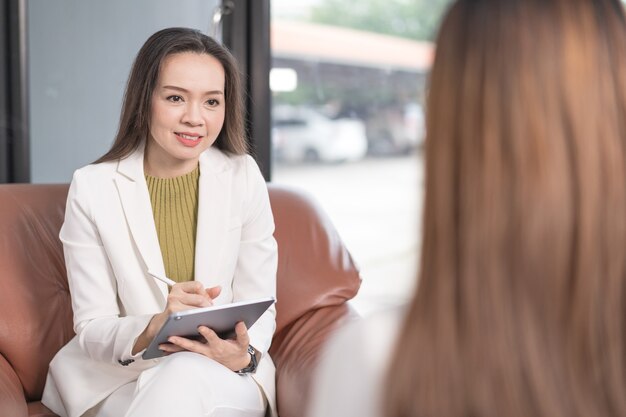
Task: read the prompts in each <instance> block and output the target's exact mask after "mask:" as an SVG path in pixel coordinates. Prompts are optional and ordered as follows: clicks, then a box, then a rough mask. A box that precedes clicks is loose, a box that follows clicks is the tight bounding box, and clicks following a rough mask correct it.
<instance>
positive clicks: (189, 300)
mask: <svg viewBox="0 0 626 417" xmlns="http://www.w3.org/2000/svg"><path fill="white" fill-rule="evenodd" d="M177 301H178V302H179V303H180V304H183V305H186V306H191V307H209V306H212V305H213V302H212V301H211V299H210V298H209V297H207V296H206V295H205V294H203V295H199V294H189V293H185V294H182V295H180V296H179V297H177Z"/></svg>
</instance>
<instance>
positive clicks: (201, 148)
mask: <svg viewBox="0 0 626 417" xmlns="http://www.w3.org/2000/svg"><path fill="white" fill-rule="evenodd" d="M241 94H242V92H241V86H240V80H239V73H238V69H237V66H236V63H235V61H234V58H233V57H232V55H231V54H230V53H229V52H228V51H227V50H226V49H225V48H224V47H222V46H221V45H219V44H218V43H217V42H215V41H214V40H213V39H211V38H209V37H208V36H206V35H204V34H202V33H200V32H199V31H196V30H192V29H185V28H169V29H164V30H161V31H159V32H157V33H155V34H154V35H152V36H151V37H150V38H149V39H148V40H147V41H146V43H145V44H144V45H143V47H142V48H141V50H140V51H139V53H138V55H137V57H136V59H135V62H134V64H133V67H132V70H131V73H130V77H129V80H128V85H127V87H126V93H125V96H124V102H123V108H122V113H121V119H120V126H119V131H118V133H117V137H116V139H115V142H114V144H113V146H112V148H111V149H110V150H109V151H108V152H107V153H106V154H105V155H104V156H102V157H101V158H100V159H98V160H97V161H96V162H95V163H93V164H91V165H89V166H86V167H84V168H81V169H79V170H77V171H76V172H75V174H74V178H73V180H72V183H71V186H70V191H69V195H68V200H67V207H66V215H65V222H64V224H63V227H62V228H61V233H60V237H61V240H62V242H63V247H64V252H65V262H66V266H67V273H68V281H69V285H70V293H71V297H72V307H73V311H74V330H75V331H76V336H75V337H74V338H73V339H72V340H71V341H70V342H69V343H68V344H67V345H66V346H64V347H63V348H62V349H61V351H59V353H58V354H57V355H56V356H55V358H54V359H53V361H52V363H51V364H50V370H49V373H48V378H47V381H46V386H45V389H44V394H43V400H42V402H43V403H44V405H46V406H47V407H49V408H50V409H52V410H53V411H54V412H55V413H58V414H59V415H61V416H70V417H74V416H81V415H84V416H98V417H104V416H116V417H119V416H129V417H131V416H133V417H134V416H142V417H145V416H151V417H154V416H228V417H231V416H233V417H234V416H242V417H244V416H245V417H248V416H249V417H253V416H264V415H265V413H266V407H267V406H269V408H270V412H271V415H274V416H275V415H276V414H275V406H274V391H275V388H274V378H275V376H274V374H275V369H274V365H273V363H272V361H271V358H270V357H269V355H268V353H267V351H268V349H269V346H270V343H271V340H272V335H273V333H274V328H275V309H274V308H273V307H271V308H270V309H269V310H268V311H266V312H265V313H264V314H263V315H262V316H261V317H260V318H259V320H258V321H257V322H256V324H255V325H254V326H253V327H252V328H251V329H250V331H249V332H248V329H246V326H245V324H243V323H239V324H237V327H236V333H237V334H236V338H234V339H220V338H219V337H218V336H217V335H216V334H215V333H214V332H213V331H212V330H211V329H209V328H207V327H200V328H199V331H200V333H201V335H202V336H203V338H204V340H202V341H194V340H190V339H184V338H180V337H178V338H176V337H174V338H171V339H170V340H169V341H170V342H171V343H167V344H163V345H161V346H160V348H161V349H162V350H163V351H164V352H166V353H167V354H168V355H166V356H164V357H162V358H159V359H156V360H143V359H142V358H141V355H142V353H143V351H144V350H145V349H146V347H147V346H148V344H149V343H150V341H151V340H152V338H153V337H154V336H155V334H156V332H157V331H158V330H159V328H160V327H161V325H162V324H163V323H164V321H165V319H166V318H167V316H168V315H169V314H170V313H172V312H176V311H181V310H187V309H191V308H196V307H206V306H210V305H220V304H226V303H230V302H233V301H241V300H248V299H256V298H262V297H268V296H275V295H276V268H277V248H276V241H275V240H274V237H273V232H274V221H273V217H272V213H271V208H270V204H269V197H268V193H267V187H266V185H265V181H264V179H263V177H262V175H261V173H260V171H259V168H258V167H257V165H256V163H255V162H254V160H253V159H252V158H251V157H250V156H249V155H247V153H246V142H245V137H244V127H243V108H242V106H243V104H242V97H241ZM148 271H150V272H151V273H155V274H157V275H161V276H165V275H167V276H169V277H170V278H172V279H173V280H174V281H176V284H175V285H173V286H172V287H171V289H170V290H169V293H168V286H167V285H166V284H165V283H163V282H161V281H157V280H155V279H154V278H152V277H151V276H150V275H149V274H148Z"/></svg>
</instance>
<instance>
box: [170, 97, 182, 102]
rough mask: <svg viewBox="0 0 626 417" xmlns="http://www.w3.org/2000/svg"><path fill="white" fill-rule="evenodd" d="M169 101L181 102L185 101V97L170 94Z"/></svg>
mask: <svg viewBox="0 0 626 417" xmlns="http://www.w3.org/2000/svg"><path fill="white" fill-rule="evenodd" d="M167 101H171V102H172V103H179V102H181V101H183V98H182V97H181V96H169V97H168V98H167Z"/></svg>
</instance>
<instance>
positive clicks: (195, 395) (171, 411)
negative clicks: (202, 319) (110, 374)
mask: <svg viewBox="0 0 626 417" xmlns="http://www.w3.org/2000/svg"><path fill="white" fill-rule="evenodd" d="M265 408H266V401H265V398H264V396H263V394H262V392H261V389H260V388H259V387H258V385H257V384H256V382H254V380H253V379H252V378H251V377H250V376H248V375H238V374H236V373H235V372H233V371H231V370H230V369H228V368H226V367H224V366H222V365H220V364H219V363H217V362H215V361H214V360H212V359H209V358H207V357H204V356H202V355H199V354H196V353H191V352H178V353H175V354H172V355H169V356H167V357H166V358H164V359H162V360H161V362H160V363H159V364H158V365H156V366H155V367H153V368H150V369H147V370H146V371H144V372H142V373H141V375H140V376H139V379H137V381H133V382H131V383H128V384H126V385H123V386H122V387H120V388H119V389H118V390H117V391H115V392H114V393H113V394H111V395H110V396H109V397H107V398H106V399H105V400H104V401H102V402H101V403H100V404H98V405H96V406H95V407H93V408H91V409H90V410H89V411H87V413H85V414H84V417H121V416H125V417H148V416H149V417H160V416H163V417H173V416H176V417H200V416H211V417H263V416H264V415H265Z"/></svg>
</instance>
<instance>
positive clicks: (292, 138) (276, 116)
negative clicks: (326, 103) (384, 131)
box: [272, 105, 367, 162]
mask: <svg viewBox="0 0 626 417" xmlns="http://www.w3.org/2000/svg"><path fill="white" fill-rule="evenodd" d="M272 144H273V149H274V152H275V156H276V159H277V160H281V161H287V162H301V161H322V162H343V161H355V160H358V159H361V158H363V157H364V156H365V154H366V153H367V137H366V135H365V125H364V123H363V122H362V121H361V120H359V119H354V118H340V119H331V118H330V117H327V116H325V115H324V114H322V113H320V112H319V111H317V110H314V109H312V108H309V107H294V106H286V105H285V106H275V107H274V108H273V110H272Z"/></svg>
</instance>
